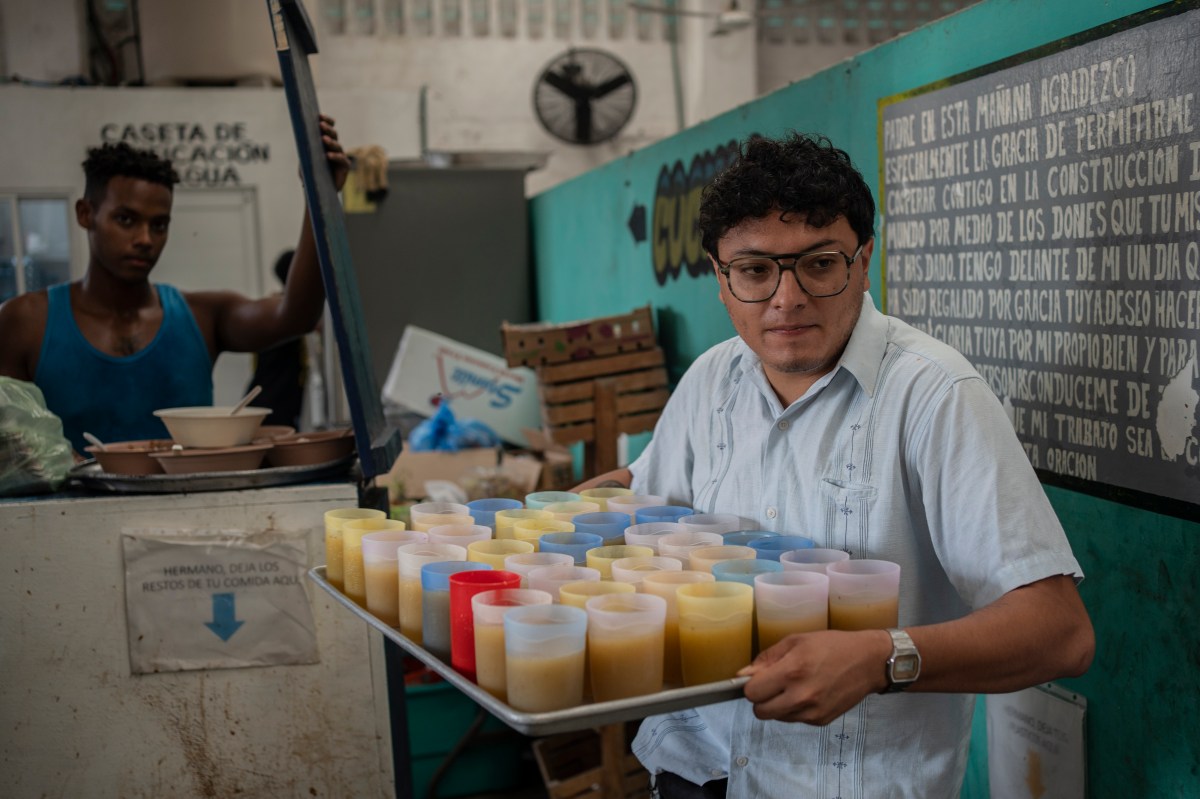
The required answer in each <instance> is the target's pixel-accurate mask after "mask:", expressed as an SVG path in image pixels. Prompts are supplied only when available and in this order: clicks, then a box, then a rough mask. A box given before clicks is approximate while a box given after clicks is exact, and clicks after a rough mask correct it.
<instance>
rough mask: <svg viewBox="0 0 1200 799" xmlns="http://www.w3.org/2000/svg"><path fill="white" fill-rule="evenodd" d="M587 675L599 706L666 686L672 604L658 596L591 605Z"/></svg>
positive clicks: (611, 597) (601, 599)
mask: <svg viewBox="0 0 1200 799" xmlns="http://www.w3.org/2000/svg"><path fill="white" fill-rule="evenodd" d="M585 610H587V616H588V628H587V642H588V645H587V650H588V671H589V673H590V675H591V680H592V698H593V699H594V700H595V701H597V702H607V701H608V700H610V699H624V698H626V697H630V696H642V695H644V694H653V693H657V692H658V691H661V690H662V686H663V629H664V624H665V622H666V618H667V601H666V600H665V599H663V598H662V597H660V596H655V595H653V594H607V595H605V596H595V597H592V598H591V599H589V600H588V601H587V603H586V605H585Z"/></svg>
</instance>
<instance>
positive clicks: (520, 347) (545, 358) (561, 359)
mask: <svg viewBox="0 0 1200 799" xmlns="http://www.w3.org/2000/svg"><path fill="white" fill-rule="evenodd" d="M500 337H501V339H502V340H503V343H504V357H505V359H506V360H507V361H508V365H509V366H529V367H534V368H536V367H538V366H545V365H548V364H556V363H570V362H572V361H585V360H589V359H592V358H604V357H608V356H612V355H620V354H622V353H631V352H640V351H642V350H649V349H653V348H654V347H655V346H656V345H655V340H654V315H653V313H652V312H651V309H650V306H649V305H646V306H643V307H641V308H636V309H634V310H633V311H631V312H629V313H627V314H618V315H617V316H602V317H597V318H595V319H584V320H581V321H577V322H561V323H551V322H536V323H533V324H524V325H510V324H509V323H508V322H505V323H503V324H502V325H501V326H500Z"/></svg>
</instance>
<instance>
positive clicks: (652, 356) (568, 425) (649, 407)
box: [537, 347, 670, 475]
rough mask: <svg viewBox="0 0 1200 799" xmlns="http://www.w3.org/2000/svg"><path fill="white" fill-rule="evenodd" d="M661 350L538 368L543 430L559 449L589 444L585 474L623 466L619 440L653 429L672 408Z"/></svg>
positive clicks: (586, 447) (586, 450)
mask: <svg viewBox="0 0 1200 799" xmlns="http://www.w3.org/2000/svg"><path fill="white" fill-rule="evenodd" d="M665 363H666V359H665V356H664V355H663V351H662V349H661V348H659V347H654V348H653V349H649V350H643V351H640V352H634V353H628V354H623V355H614V356H610V357H607V358H591V359H588V360H583V361H575V362H572V363H564V364H555V365H547V366H540V367H538V368H537V374H538V390H539V392H540V396H541V402H542V426H543V431H544V432H545V433H546V434H547V435H548V436H550V437H551V438H552V439H553V440H554V441H556V442H557V443H559V444H573V443H576V442H582V443H583V444H584V461H585V464H584V466H585V469H586V471H587V473H588V474H589V475H596V474H603V473H604V472H607V471H611V470H612V469H615V468H616V465H617V437H618V436H619V435H620V434H622V433H626V434H631V433H641V432H645V431H647V430H653V429H654V424H655V423H656V422H657V421H658V417H659V416H660V415H661V414H662V410H663V407H664V406H665V405H666V404H667V399H668V398H669V397H670V391H669V390H668V389H667V370H666V366H665Z"/></svg>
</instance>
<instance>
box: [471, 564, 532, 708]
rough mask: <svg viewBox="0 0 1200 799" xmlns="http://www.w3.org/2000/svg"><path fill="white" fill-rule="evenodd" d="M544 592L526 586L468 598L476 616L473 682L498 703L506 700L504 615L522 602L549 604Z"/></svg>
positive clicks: (492, 591) (488, 592)
mask: <svg viewBox="0 0 1200 799" xmlns="http://www.w3.org/2000/svg"><path fill="white" fill-rule="evenodd" d="M551 601H552V600H551V597H550V595H549V594H548V593H546V592H545V591H536V590H532V589H528V588H499V589H495V590H490V591H483V592H481V593H478V594H476V595H475V596H473V597H471V613H472V615H473V617H474V619H475V682H476V683H477V684H478V685H479V687H480V688H482V689H483V690H485V691H487V692H488V693H489V694H491V695H492V696H494V697H496V698H497V699H499V700H500V701H501V702H507V701H508V678H507V676H506V671H505V668H504V658H505V655H504V616H505V614H507V613H508V611H510V610H511V609H513V608H519V607H523V606H525V605H549V604H550V603H551Z"/></svg>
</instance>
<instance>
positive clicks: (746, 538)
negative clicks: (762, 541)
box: [725, 530, 779, 547]
mask: <svg viewBox="0 0 1200 799" xmlns="http://www.w3.org/2000/svg"><path fill="white" fill-rule="evenodd" d="M776 535H779V533H772V532H771V531H770V530H740V531H738V532H736V533H726V534H725V543H726V544H729V545H730V546H740V547H744V546H746V545H747V544H749V543H750V542H751V541H756V540H758V539H759V538H770V537H771V536H776Z"/></svg>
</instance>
